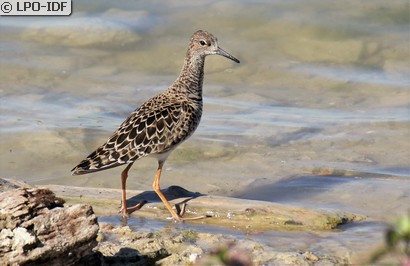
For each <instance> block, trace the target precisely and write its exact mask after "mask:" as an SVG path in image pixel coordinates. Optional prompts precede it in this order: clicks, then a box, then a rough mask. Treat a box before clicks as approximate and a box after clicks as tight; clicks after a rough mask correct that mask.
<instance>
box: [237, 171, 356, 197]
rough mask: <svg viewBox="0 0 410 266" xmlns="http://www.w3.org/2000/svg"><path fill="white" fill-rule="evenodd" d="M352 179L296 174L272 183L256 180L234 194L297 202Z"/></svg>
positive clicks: (352, 179)
mask: <svg viewBox="0 0 410 266" xmlns="http://www.w3.org/2000/svg"><path fill="white" fill-rule="evenodd" d="M354 180H355V179H354V178H353V177H346V176H296V177H289V178H286V179H282V180H279V181H277V182H275V183H273V184H266V182H264V180H257V181H255V182H254V183H253V184H251V185H250V187H249V188H248V189H246V190H244V191H242V192H239V193H237V194H235V195H234V196H235V197H238V198H242V199H252V200H264V201H271V202H290V201H291V202H297V201H302V200H303V199H305V198H309V197H311V196H313V195H316V194H319V193H323V192H326V191H327V190H328V189H330V188H331V187H333V186H337V185H339V184H342V183H346V182H352V181H354Z"/></svg>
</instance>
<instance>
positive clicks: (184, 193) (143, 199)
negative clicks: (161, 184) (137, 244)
mask: <svg viewBox="0 0 410 266" xmlns="http://www.w3.org/2000/svg"><path fill="white" fill-rule="evenodd" d="M161 192H162V194H164V196H165V198H166V199H167V200H168V201H171V200H176V199H182V200H181V201H179V202H177V203H175V208H176V212H177V213H180V212H181V208H182V206H183V205H184V204H186V203H188V202H189V201H190V200H192V199H195V198H197V197H199V196H206V194H201V193H199V192H192V191H189V190H186V189H185V188H182V187H180V186H170V187H168V188H165V189H161ZM153 202H162V201H161V199H160V198H159V197H158V195H157V193H156V192H155V191H144V192H142V193H140V194H138V195H135V196H133V197H131V198H129V199H127V206H128V207H130V206H135V205H137V204H140V206H139V208H138V209H140V208H142V207H143V206H144V205H145V204H146V203H153ZM138 209H137V210H136V211H138ZM183 212H184V211H183ZM121 223H122V225H123V226H125V225H127V224H128V218H126V217H123V219H122V222H121Z"/></svg>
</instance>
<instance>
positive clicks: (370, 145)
mask: <svg viewBox="0 0 410 266" xmlns="http://www.w3.org/2000/svg"><path fill="white" fill-rule="evenodd" d="M201 3H202V2H201ZM74 8H75V10H73V14H72V16H71V17H69V18H66V17H53V18H46V17H2V18H1V20H0V26H1V31H2V34H1V35H0V55H1V59H0V79H1V83H0V93H1V94H0V95H1V98H0V116H1V120H0V124H1V128H0V132H1V140H0V149H1V161H0V167H1V168H0V169H1V174H2V176H4V177H8V178H17V179H21V180H25V181H27V182H29V183H31V184H66V185H77V186H92V187H111V188H119V187H120V180H119V173H120V171H121V169H119V168H116V169H111V170H107V171H103V172H100V173H96V174H91V175H84V176H75V177H72V176H70V172H69V171H70V169H71V168H72V167H73V166H75V165H76V164H77V163H78V162H79V161H80V160H82V159H83V158H84V157H85V156H87V155H88V154H89V153H91V152H92V151H93V150H94V149H95V148H96V147H97V146H98V145H100V144H102V143H103V142H104V141H105V140H106V139H107V138H108V137H109V136H110V134H111V133H112V132H113V131H114V130H115V129H116V128H117V126H118V125H119V124H120V123H121V122H122V121H123V120H124V119H125V118H126V117H127V115H128V114H129V113H130V112H131V111H132V110H134V109H135V108H136V107H137V106H138V105H140V104H141V103H142V102H144V101H145V100H147V99H148V98H150V97H152V96H154V95H155V94H157V93H159V92H161V91H162V90H164V89H165V88H166V87H167V86H168V85H169V84H171V83H172V82H173V81H174V80H175V78H176V77H177V75H178V73H179V70H180V67H181V65H182V61H183V57H184V55H185V51H186V44H187V41H188V39H189V36H190V34H192V33H193V32H194V31H195V30H197V29H206V30H209V31H210V32H212V33H214V34H215V35H216V36H217V37H218V38H219V43H220V45H221V46H222V47H223V48H224V49H225V50H227V51H228V52H230V53H231V54H233V55H234V56H235V57H237V58H238V59H239V60H241V64H239V65H236V64H235V63H233V62H230V61H229V60H226V59H225V58H222V57H216V56H213V57H209V58H207V62H206V75H205V83H204V114H203V118H202V121H201V124H200V126H199V128H198V130H197V132H196V133H195V134H194V136H193V137H192V138H191V139H190V140H188V141H187V142H186V143H185V144H183V145H181V146H180V147H179V148H178V149H177V150H176V151H175V152H174V153H173V154H172V155H171V156H170V158H169V159H168V161H167V163H166V171H165V172H164V175H163V178H162V179H161V185H162V187H167V186H170V185H183V186H184V187H185V188H186V189H189V190H191V191H200V192H201V193H208V194H218V195H230V196H236V197H243V198H249V199H259V200H269V201H275V202H283V203H288V204H295V205H301V206H309V207H318V208H336V209H343V210H346V211H350V212H354V213H358V214H364V215H367V216H368V217H369V220H376V221H381V222H390V221H392V219H394V217H397V216H398V215H401V214H403V213H405V212H406V210H407V209H408V206H409V192H408V191H410V189H409V188H410V183H409V176H410V166H409V162H410V127H409V118H410V109H409V102H410V94H409V85H410V81H409V74H410V66H409V60H410V56H409V49H408V39H409V32H408V23H409V14H408V12H407V11H408V8H409V4H408V2H407V1H399V0H397V1H388V3H387V2H385V1H371V2H367V3H365V4H364V3H359V2H357V1H341V2H340V1H339V2H337V3H336V2H331V3H330V2H328V1H323V0H310V1H292V2H274V3H272V1H257V2H255V1H224V2H214V1H209V3H208V4H207V5H206V8H205V7H203V6H202V5H200V4H199V3H190V4H187V3H182V2H180V1H157V2H155V3H153V4H150V5H146V4H144V5H143V4H142V3H139V2H135V1H121V2H120V3H113V2H112V1H98V3H97V2H95V3H92V2H89V1H77V2H76V5H74ZM155 169H156V162H155V161H154V160H153V159H147V160H141V161H140V162H138V163H137V164H135V165H134V167H133V168H132V170H131V171H130V173H131V174H130V178H129V179H128V180H129V181H128V187H129V188H132V189H142V190H150V189H151V185H152V181H153V175H154V172H155ZM329 173H330V175H326V174H329ZM361 228H367V229H369V228H370V227H366V224H363V227H361ZM346 230H347V231H348V232H351V231H352V230H351V229H346ZM362 230H365V229H362ZM368 231H369V232H371V231H372V230H371V229H369V230H368ZM375 231H376V230H375ZM375 234H377V236H379V233H375ZM273 235H274V233H273ZM355 235H356V239H355V240H354V241H361V240H363V239H365V238H364V237H363V236H361V235H360V234H354V233H352V234H351V237H352V238H354V236H355ZM288 237H290V238H293V237H297V236H294V235H292V236H290V235H288ZM266 239H268V240H269V239H271V238H270V237H269V235H266ZM369 239H372V238H369ZM378 239H379V241H381V238H378ZM363 241H365V240H363ZM366 241H367V240H366Z"/></svg>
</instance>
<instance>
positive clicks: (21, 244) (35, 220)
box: [0, 184, 99, 265]
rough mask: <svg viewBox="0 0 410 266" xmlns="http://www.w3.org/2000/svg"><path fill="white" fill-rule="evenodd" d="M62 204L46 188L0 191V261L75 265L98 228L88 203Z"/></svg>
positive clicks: (89, 249)
mask: <svg viewBox="0 0 410 266" xmlns="http://www.w3.org/2000/svg"><path fill="white" fill-rule="evenodd" d="M1 185H3V188H4V184H1ZM63 204H64V200H63V199H61V198H58V197H56V196H55V194H54V193H53V192H51V191H50V190H49V189H41V188H19V189H13V190H9V191H5V192H2V193H0V262H1V263H0V264H1V265H33V264H35V265H46V264H47V265H77V264H78V263H80V262H81V260H82V259H84V258H85V257H87V256H91V255H92V249H93V248H94V247H95V246H96V245H97V241H96V237H97V233H98V230H99V226H98V223H97V218H96V216H95V215H94V212H93V210H92V208H91V206H89V205H84V204H77V205H73V206H68V207H64V206H63Z"/></svg>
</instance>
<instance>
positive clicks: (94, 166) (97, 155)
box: [71, 147, 125, 175]
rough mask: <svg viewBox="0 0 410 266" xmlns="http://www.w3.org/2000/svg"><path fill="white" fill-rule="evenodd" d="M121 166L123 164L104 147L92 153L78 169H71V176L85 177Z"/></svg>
mask: <svg viewBox="0 0 410 266" xmlns="http://www.w3.org/2000/svg"><path fill="white" fill-rule="evenodd" d="M124 163H125V162H124ZM121 164H123V163H120V162H119V161H118V160H116V159H114V158H113V156H111V154H109V153H108V152H107V151H106V150H105V149H104V147H100V148H98V149H97V150H95V151H94V152H93V153H91V154H90V155H89V156H88V157H87V158H86V159H85V160H82V161H81V162H80V163H79V164H78V165H77V166H76V167H74V168H73V169H71V174H72V175H83V174H88V173H93V172H97V171H102V170H106V169H109V168H113V167H116V166H119V165H121Z"/></svg>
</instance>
